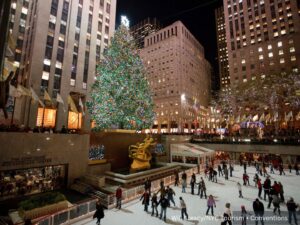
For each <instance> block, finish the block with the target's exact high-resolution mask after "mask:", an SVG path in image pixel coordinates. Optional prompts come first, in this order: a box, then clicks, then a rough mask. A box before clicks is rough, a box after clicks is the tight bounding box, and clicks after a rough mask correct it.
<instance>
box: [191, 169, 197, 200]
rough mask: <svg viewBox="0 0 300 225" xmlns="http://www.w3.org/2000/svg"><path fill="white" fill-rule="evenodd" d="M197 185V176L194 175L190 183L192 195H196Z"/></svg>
mask: <svg viewBox="0 0 300 225" xmlns="http://www.w3.org/2000/svg"><path fill="white" fill-rule="evenodd" d="M195 183H196V175H195V174H194V173H193V174H192V177H191V181H190V185H191V194H192V195H193V194H194V187H195Z"/></svg>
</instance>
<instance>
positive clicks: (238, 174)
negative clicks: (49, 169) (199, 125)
mask: <svg viewBox="0 0 300 225" xmlns="http://www.w3.org/2000/svg"><path fill="white" fill-rule="evenodd" d="M247 172H248V174H249V176H250V186H242V192H243V196H244V198H242V199H241V198H239V197H238V188H237V185H236V184H237V182H238V181H239V182H240V183H241V184H243V181H242V174H243V168H242V167H240V166H237V165H236V166H235V167H234V171H233V177H229V180H227V181H226V180H225V179H224V177H220V178H219V177H218V183H213V182H210V181H208V179H206V178H205V182H206V187H207V195H210V194H212V195H213V196H215V200H216V205H217V206H216V208H214V214H215V217H211V216H205V213H206V209H207V207H206V199H200V198H199V196H197V195H191V194H190V191H191V190H190V186H188V188H187V193H181V186H179V187H174V186H172V188H173V189H174V191H175V192H176V195H175V202H176V205H177V206H178V205H179V197H180V196H182V197H183V199H184V200H185V202H186V205H187V212H188V215H189V220H186V219H185V220H181V219H180V215H181V211H180V209H179V208H177V207H171V208H168V209H167V221H166V223H165V222H164V221H162V220H160V219H159V218H157V217H152V216H151V214H150V213H148V214H147V213H146V212H144V210H143V205H142V203H141V202H140V201H139V200H138V199H137V200H134V201H132V202H129V203H128V204H125V205H123V206H122V209H121V210H117V209H111V210H105V211H104V213H105V217H104V218H103V219H102V220H101V224H102V225H119V224H120V225H144V224H145V225H148V224H149V225H158V224H175V225H181V224H204V225H217V224H221V220H218V218H219V217H220V216H221V215H223V212H224V209H225V203H227V202H229V203H231V209H232V211H240V208H241V205H244V206H245V207H246V210H248V211H251V210H252V203H253V201H254V200H255V198H257V194H258V190H257V188H255V187H254V182H253V176H254V174H255V168H254V167H250V168H248V169H247ZM285 173H286V175H285V176H280V175H279V174H278V171H275V174H271V181H272V185H273V182H274V181H275V180H276V181H280V182H281V183H282V184H283V187H284V197H285V199H286V200H287V199H288V198H289V197H293V198H294V199H295V202H296V203H300V176H296V175H295V171H292V173H291V174H290V173H289V171H287V170H286V171H285ZM200 176H202V177H203V178H204V174H200V175H197V182H198V181H199V178H200ZM261 178H262V182H263V181H264V180H265V178H264V177H261ZM188 181H189V180H188ZM195 193H197V187H196V188H195ZM262 196H263V192H262ZM262 202H263V204H264V206H265V210H266V211H272V210H273V205H271V209H267V202H266V201H263V200H262ZM171 205H172V204H171ZM149 210H150V211H151V207H150V206H149ZM281 210H282V211H286V210H287V209H286V206H285V204H281ZM158 211H159V212H160V206H159V207H158ZM266 213H267V212H266ZM238 214H239V213H238ZM270 214H271V215H273V213H272V212H270ZM249 216H251V215H249ZM299 218H300V215H299V214H298V220H300V219H299ZM298 223H299V222H298ZM92 224H96V220H92V218H88V219H85V220H82V221H80V222H78V223H76V225H92ZM234 224H241V222H240V221H234ZM247 224H255V223H254V222H251V221H248V222H247ZM259 224H260V223H259ZM265 224H275V223H274V222H270V221H269V222H265ZM276 224H288V222H283V221H281V222H277V223H276Z"/></svg>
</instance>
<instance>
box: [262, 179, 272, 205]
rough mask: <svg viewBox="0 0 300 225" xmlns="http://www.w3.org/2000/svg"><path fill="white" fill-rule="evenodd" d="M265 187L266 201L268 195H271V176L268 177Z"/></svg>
mask: <svg viewBox="0 0 300 225" xmlns="http://www.w3.org/2000/svg"><path fill="white" fill-rule="evenodd" d="M263 188H264V200H265V201H266V196H268V197H269V193H270V189H271V180H270V178H269V177H267V178H266V180H265V182H264V185H263Z"/></svg>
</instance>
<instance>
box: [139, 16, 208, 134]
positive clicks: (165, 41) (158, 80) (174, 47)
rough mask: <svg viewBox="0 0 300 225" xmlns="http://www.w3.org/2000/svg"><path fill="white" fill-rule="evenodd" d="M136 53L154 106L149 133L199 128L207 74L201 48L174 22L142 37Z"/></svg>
mask: <svg viewBox="0 0 300 225" xmlns="http://www.w3.org/2000/svg"><path fill="white" fill-rule="evenodd" d="M140 54H141V58H142V60H143V62H144V64H145V66H146V68H147V71H148V74H147V76H148V77H147V78H148V81H149V84H150V87H151V90H152V92H153V99H154V103H155V112H156V115H157V118H156V121H155V125H154V127H153V128H154V129H153V131H154V132H184V131H185V132H190V131H192V129H195V128H197V127H201V126H202V120H203V118H202V114H201V112H202V111H203V110H204V109H205V107H207V106H208V102H209V98H210V75H211V74H210V72H211V67H210V64H209V63H208V61H207V60H206V59H205V57H204V49H203V47H202V45H201V44H200V43H199V42H198V41H197V40H196V38H195V37H194V36H193V35H192V34H191V33H190V32H189V31H188V29H187V28H186V27H185V26H184V25H183V24H182V22H180V21H177V22H175V23H173V24H172V25H170V26H167V27H165V28H163V29H161V30H159V31H157V32H155V33H153V34H150V35H148V36H147V37H145V45H144V48H143V49H141V51H140Z"/></svg>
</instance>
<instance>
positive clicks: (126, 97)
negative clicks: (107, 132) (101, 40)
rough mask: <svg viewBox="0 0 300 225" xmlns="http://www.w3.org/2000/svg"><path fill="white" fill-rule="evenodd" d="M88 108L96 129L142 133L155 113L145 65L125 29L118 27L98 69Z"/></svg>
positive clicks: (149, 125) (148, 126) (150, 124)
mask: <svg viewBox="0 0 300 225" xmlns="http://www.w3.org/2000/svg"><path fill="white" fill-rule="evenodd" d="M90 94H91V100H90V101H89V102H87V108H88V110H89V112H90V114H91V118H92V120H93V121H95V124H96V127H95V129H107V128H116V127H117V128H121V129H136V130H142V129H145V128H150V127H151V126H152V123H153V120H154V116H155V113H154V111H153V101H152V96H151V92H150V88H149V85H148V81H147V79H146V76H145V69H144V65H143V63H142V61H141V59H140V57H139V55H138V50H137V48H136V46H135V43H134V40H133V38H132V36H131V35H130V33H129V31H128V28H127V27H125V26H124V25H121V26H120V27H119V28H118V29H117V30H116V31H115V34H114V37H113V38H112V39H111V44H110V46H109V47H108V48H107V49H106V50H105V51H104V53H103V59H101V60H100V62H99V64H98V66H97V76H96V80H95V83H94V84H93V85H92V89H91V93H90Z"/></svg>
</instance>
